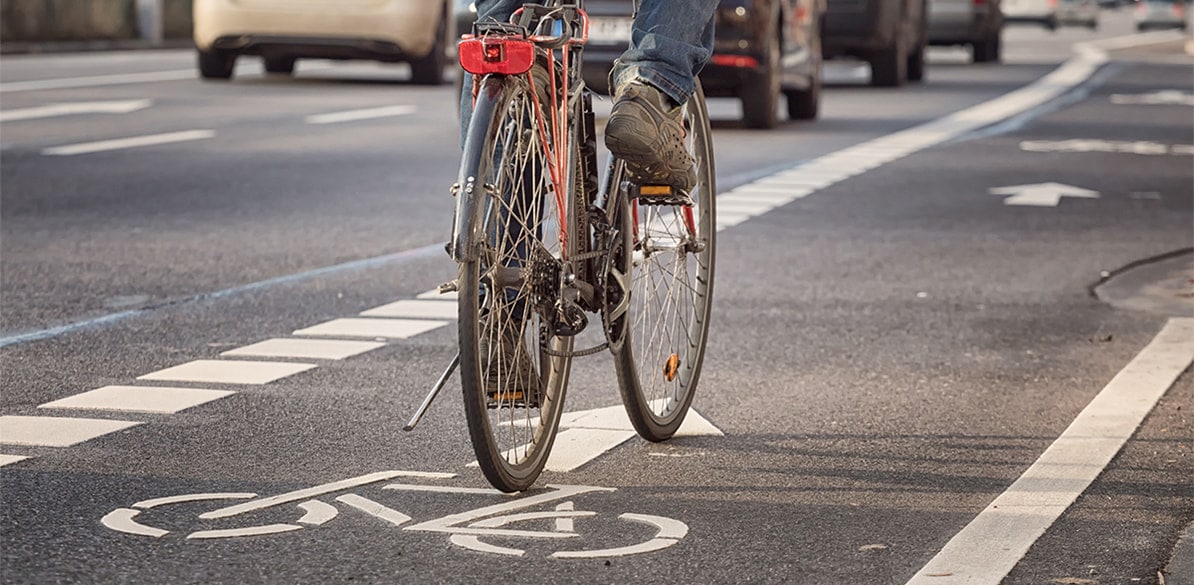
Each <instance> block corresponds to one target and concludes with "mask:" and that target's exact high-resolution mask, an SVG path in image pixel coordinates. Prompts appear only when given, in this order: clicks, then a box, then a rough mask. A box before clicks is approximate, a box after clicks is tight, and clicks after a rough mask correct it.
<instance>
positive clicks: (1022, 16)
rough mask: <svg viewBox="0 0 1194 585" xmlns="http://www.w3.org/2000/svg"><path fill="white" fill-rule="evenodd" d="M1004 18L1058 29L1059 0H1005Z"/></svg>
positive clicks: (1011, 21) (1007, 20)
mask: <svg viewBox="0 0 1194 585" xmlns="http://www.w3.org/2000/svg"><path fill="white" fill-rule="evenodd" d="M1003 20H1004V21H1005V22H1009V23H1023V22H1026V23H1032V24H1039V25H1041V26H1044V27H1045V28H1047V29H1049V30H1057V0H1003Z"/></svg>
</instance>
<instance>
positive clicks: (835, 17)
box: [822, 0, 928, 87]
mask: <svg viewBox="0 0 1194 585" xmlns="http://www.w3.org/2000/svg"><path fill="white" fill-rule="evenodd" d="M828 2H829V6H828V8H827V9H826V11H825V29H824V31H823V32H822V39H823V42H824V45H825V49H824V50H825V56H826V57H839V56H850V57H856V58H859V59H862V60H863V61H866V62H867V63H869V64H870V66H871V85H876V86H880V87H898V86H900V85H903V84H904V83H905V82H907V81H920V80H921V79H923V78H924V74H925V45H926V44H927V42H928V41H927V39H928V35H927V32H926V31H927V28H928V27H927V24H928V10H927V9H926V1H925V0H828Z"/></svg>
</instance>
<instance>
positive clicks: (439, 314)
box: [361, 300, 459, 319]
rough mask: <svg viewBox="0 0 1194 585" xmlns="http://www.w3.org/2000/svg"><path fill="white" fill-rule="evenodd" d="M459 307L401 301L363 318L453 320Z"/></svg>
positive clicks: (449, 304)
mask: <svg viewBox="0 0 1194 585" xmlns="http://www.w3.org/2000/svg"><path fill="white" fill-rule="evenodd" d="M458 311H459V307H458V305H457V304H456V302H455V301H432V300H402V301H395V302H393V303H389V304H387V305H382V306H380V307H377V308H376V309H369V310H368V311H365V312H363V313H361V316H363V317H409V318H412V319H455V318H456V315H457V312H458Z"/></svg>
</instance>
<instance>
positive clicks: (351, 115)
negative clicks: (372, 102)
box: [307, 106, 419, 124]
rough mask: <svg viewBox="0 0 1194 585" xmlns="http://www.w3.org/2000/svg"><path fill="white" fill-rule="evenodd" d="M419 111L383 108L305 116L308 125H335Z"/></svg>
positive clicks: (391, 107)
mask: <svg viewBox="0 0 1194 585" xmlns="http://www.w3.org/2000/svg"><path fill="white" fill-rule="evenodd" d="M417 111H419V108H417V107H415V106H383V107H380V108H366V109H363V110H349V111H346V112H333V113H330V114H316V115H313V116H307V123H308V124H336V123H339V122H354V121H357V120H372V119H375V118H389V117H393V116H405V115H407V114H413V113H415V112H417Z"/></svg>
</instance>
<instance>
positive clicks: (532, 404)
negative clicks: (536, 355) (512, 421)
mask: <svg viewBox="0 0 1194 585" xmlns="http://www.w3.org/2000/svg"><path fill="white" fill-rule="evenodd" d="M480 350H481V360H482V362H483V363H485V364H486V365H485V386H486V388H485V391H486V394H487V395H488V401H487V405H488V406H489V408H538V407H539V397H540V394H541V393H542V390H543V388H542V387H543V382H542V380H541V379H540V377H539V372H538V371H537V370H536V368H535V364H534V362H533V360H531V356H530V352H529V351H527V342H526V339H525V338H523V336H522V335H521V334H520V333H519V331H518V327H517V325H515V324H513V323H510V324H509V326H507V327H503V331H502V333H501V335H500V339H499V340H498V347H497V348H492V347H491V346H490V343H489V340H488V339H485V338H482V339H481V343H480Z"/></svg>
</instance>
